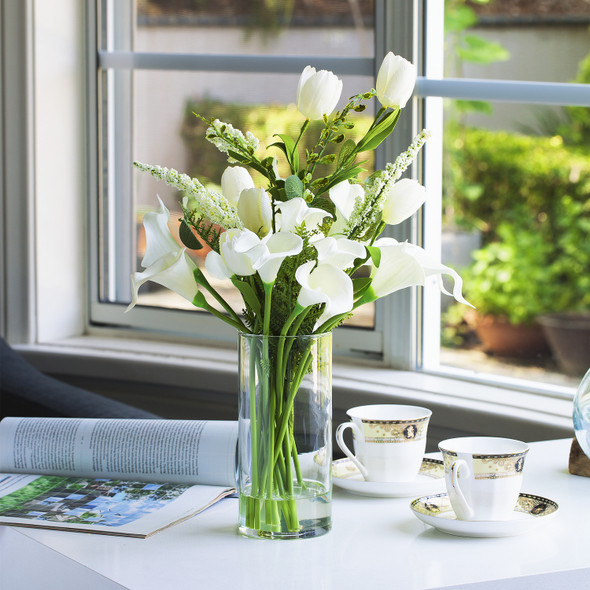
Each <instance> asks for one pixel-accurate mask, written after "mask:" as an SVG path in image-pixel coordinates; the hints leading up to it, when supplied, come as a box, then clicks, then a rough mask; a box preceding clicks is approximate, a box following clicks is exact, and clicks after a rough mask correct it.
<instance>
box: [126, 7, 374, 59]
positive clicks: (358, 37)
mask: <svg viewBox="0 0 590 590" xmlns="http://www.w3.org/2000/svg"><path fill="white" fill-rule="evenodd" d="M373 20H374V18H373V0H359V1H356V2H350V1H349V0H320V1H314V2H313V5H312V6H310V5H309V4H307V3H304V2H292V1H290V0H283V1H280V0H279V1H277V2H261V1H254V2H245V1H244V0H224V1H221V0H209V1H207V0H204V1H200V2H194V0H149V1H139V0H138V2H137V24H138V27H137V32H136V36H135V46H134V49H135V51H156V52H180V53H187V52H190V53H205V54H222V53H226V54H239V55H243V54H250V55H335V56H339V57H372V56H373V47H374V42H373Z"/></svg>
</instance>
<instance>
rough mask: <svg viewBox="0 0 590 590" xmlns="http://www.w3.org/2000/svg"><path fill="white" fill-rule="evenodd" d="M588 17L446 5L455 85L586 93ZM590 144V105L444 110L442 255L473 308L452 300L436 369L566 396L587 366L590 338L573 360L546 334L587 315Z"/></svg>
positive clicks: (555, 7) (541, 8) (534, 6)
mask: <svg viewBox="0 0 590 590" xmlns="http://www.w3.org/2000/svg"><path fill="white" fill-rule="evenodd" d="M566 5H567V6H570V8H571V9H572V12H570V13H568V12H567V10H566ZM578 10H583V11H584V12H585V13H587V14H585V19H586V20H585V21H584V19H582V18H574V17H580V16H581V15H580V14H579V13H578V12H576V11H578ZM589 16H590V10H588V7H587V5H586V3H571V5H570V3H558V2H547V3H531V2H526V3H525V2H516V3H513V2H510V3H509V2H503V1H500V0H496V1H491V2H489V3H485V4H482V5H478V4H476V3H473V4H469V5H467V4H466V3H464V2H455V1H452V2H449V3H448V6H447V18H446V26H447V30H446V33H447V34H446V75H447V76H449V77H463V78H466V79H467V78H473V79H478V80H481V79H484V80H485V79H488V80H493V79H502V80H534V81H542V82H547V81H549V82H568V83H569V82H576V83H583V84H588V83H590V57H588V52H589V50H590V44H589V41H590V38H589V33H588V26H587V21H588V17H589ZM566 56H567V58H566ZM589 139H590V109H589V108H588V107H579V106H559V105H542V104H526V103H519V104H514V103H509V102H497V101H496V102H494V101H485V100H481V101H461V100H448V99H446V100H445V101H444V140H443V211H442V219H443V230H442V257H443V262H445V263H446V264H449V265H451V266H453V267H454V268H456V269H457V270H458V271H459V272H460V274H461V275H462V276H463V278H464V281H465V283H464V293H465V296H466V297H467V299H468V300H470V301H471V302H472V303H473V304H474V305H475V306H476V309H475V310H472V309H467V308H465V307H464V306H463V307H460V306H457V305H449V304H448V301H445V300H443V307H442V314H441V315H442V328H441V356H440V362H441V365H443V366H452V367H459V368H462V369H465V370H468V371H476V372H479V373H487V374H493V375H495V376H498V375H499V376H508V377H516V378H523V379H527V380H530V381H535V382H537V383H539V384H543V385H545V384H555V385H565V386H576V385H577V383H578V382H579V379H580V376H581V375H582V374H583V373H584V372H585V370H586V369H587V368H588V366H590V353H588V350H590V346H589V343H590V341H589V340H578V341H577V342H578V343H579V344H578V347H580V346H581V347H582V348H585V349H586V356H585V357H584V356H583V355H580V357H581V358H580V359H579V360H577V361H576V362H573V358H574V356H576V353H575V352H571V351H570V352H569V353H568V352H563V351H562V350H561V349H560V346H561V345H560V344H559V343H558V342H557V341H556V339H555V336H554V331H553V329H552V328H551V326H552V325H553V322H554V320H555V318H556V316H555V314H563V313H568V314H571V313H575V314H579V313H583V312H587V311H588V309H590V295H589V292H590V291H589V288H590V246H589V245H588V244H589V241H588V239H587V236H588V232H589V231H590V151H589V150H588V145H589V143H588V141H589ZM548 316H549V317H548ZM568 317H569V316H568ZM560 319H563V318H560ZM578 320H579V318H578V316H575V324H576V330H577V333H578V334H579V332H580V330H579V328H580V327H581V321H578ZM564 354H565V355H566V358H565V361H566V362H564V357H563V355H564ZM568 356H569V357H570V360H572V362H567V361H568V358H567V357H568Z"/></svg>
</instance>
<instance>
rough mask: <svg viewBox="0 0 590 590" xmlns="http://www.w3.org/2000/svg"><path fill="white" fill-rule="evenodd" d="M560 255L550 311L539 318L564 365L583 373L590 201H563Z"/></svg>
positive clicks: (551, 275) (588, 361) (589, 354)
mask: <svg viewBox="0 0 590 590" xmlns="http://www.w3.org/2000/svg"><path fill="white" fill-rule="evenodd" d="M556 226H557V229H558V231H557V235H558V239H557V243H556V244H555V249H556V250H557V251H558V252H559V256H558V257H556V258H555V261H554V262H553V264H552V265H551V267H550V268H549V270H548V273H547V274H548V280H547V289H548V291H549V292H550V293H551V298H552V306H551V308H550V313H545V314H544V315H541V316H540V317H539V318H538V321H539V323H540V324H541V326H542V327H543V331H544V333H545V336H546V338H547V341H548V342H549V346H550V348H551V351H552V353H553V356H554V357H555V360H556V361H557V363H558V365H559V366H560V368H561V369H562V370H563V371H564V372H566V373H569V374H571V375H579V376H582V375H584V373H586V371H587V370H588V369H589V368H590V240H589V239H588V236H590V200H588V201H586V202H585V203H580V202H577V201H575V200H573V199H571V198H569V197H566V198H564V199H563V200H562V207H561V209H560V215H559V216H558V217H557V219H556Z"/></svg>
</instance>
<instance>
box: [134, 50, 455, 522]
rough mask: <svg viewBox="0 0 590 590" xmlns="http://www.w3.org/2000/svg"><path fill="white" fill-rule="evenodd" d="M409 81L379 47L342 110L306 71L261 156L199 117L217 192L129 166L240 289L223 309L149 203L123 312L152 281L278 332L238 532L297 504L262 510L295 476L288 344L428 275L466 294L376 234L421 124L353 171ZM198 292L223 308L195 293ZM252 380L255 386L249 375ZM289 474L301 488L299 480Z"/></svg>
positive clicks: (244, 138)
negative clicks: (296, 114)
mask: <svg viewBox="0 0 590 590" xmlns="http://www.w3.org/2000/svg"><path fill="white" fill-rule="evenodd" d="M415 81H416V68H415V67H414V66H413V65H412V64H411V63H410V62H408V61H406V60H405V59H403V58H402V57H400V56H396V55H394V54H393V53H389V54H388V55H387V56H386V57H385V59H384V60H383V63H382V65H381V67H380V69H379V72H378V76H377V81H376V89H372V90H370V91H368V92H365V93H362V94H357V95H355V96H353V97H351V98H350V99H349V100H348V102H347V103H346V104H345V106H344V107H343V108H342V110H340V111H336V112H334V111H335V109H336V106H337V104H338V102H339V100H340V96H341V93H342V81H341V80H340V79H338V78H337V77H336V76H335V75H334V74H333V73H332V72H328V71H325V70H322V71H316V70H315V68H312V67H310V66H308V67H306V68H305V69H304V71H303V73H302V74H301V77H300V79H299V84H298V87H297V108H298V110H299V111H300V113H301V114H302V115H303V117H304V121H303V123H302V126H301V129H300V132H299V135H298V136H297V137H296V138H293V137H291V136H289V135H286V134H280V133H279V134H277V141H276V142H275V143H273V144H272V145H271V146H269V148H273V149H274V150H276V152H275V153H274V154H273V155H269V156H267V157H264V158H260V157H258V155H257V153H258V152H257V150H258V148H259V142H258V140H257V139H256V137H254V136H253V135H252V134H251V133H249V132H246V133H242V131H240V130H238V129H234V127H232V125H231V124H229V123H225V122H221V121H219V120H217V119H205V118H204V117H201V116H200V115H197V116H198V117H200V118H201V119H202V120H204V121H206V123H207V124H208V129H207V132H206V138H207V139H208V140H209V141H210V142H211V143H212V144H213V145H215V147H217V149H219V150H220V151H222V152H224V153H226V154H227V157H228V162H229V164H230V165H229V167H228V168H227V169H226V170H225V171H224V173H223V175H222V177H221V193H219V192H215V191H212V190H209V189H207V188H205V187H204V186H203V185H202V184H201V183H200V182H199V180H197V179H196V178H190V177H188V176H187V175H185V174H180V173H179V172H177V171H176V170H173V169H167V168H162V167H159V166H152V165H147V164H142V163H139V162H135V166H136V167H137V168H138V169H139V170H142V171H145V172H148V173H149V174H151V175H152V176H154V177H156V178H158V179H161V180H163V181H164V182H166V183H167V184H169V185H172V186H174V187H176V188H177V189H178V190H180V191H182V193H183V194H184V197H183V199H182V209H183V212H184V217H183V218H182V219H181V222H180V230H179V237H180V239H181V241H182V243H183V244H184V246H186V248H188V249H198V248H200V247H201V243H200V242H199V240H197V239H196V237H195V235H194V233H193V232H196V234H197V235H198V236H199V237H200V238H201V241H202V242H204V243H205V244H207V245H208V246H209V247H210V248H211V251H210V252H209V253H208V255H207V257H206V260H205V267H206V269H207V271H208V273H209V275H210V276H212V277H215V278H216V279H224V280H227V281H231V282H232V283H233V285H234V286H235V287H236V288H237V290H238V291H239V292H240V294H241V296H242V299H243V313H242V314H241V315H239V314H238V313H236V311H234V310H233V309H232V307H231V306H230V305H229V304H228V303H227V302H226V301H225V300H224V298H223V297H222V296H221V295H220V294H219V293H218V292H217V291H216V290H215V288H214V287H213V286H212V285H211V284H210V283H209V281H208V280H207V278H206V277H205V274H204V273H203V272H202V271H201V269H199V268H198V267H197V266H196V265H195V264H194V262H193V261H192V260H191V258H190V257H189V256H188V255H187V253H186V248H182V247H181V246H179V245H178V243H177V241H176V240H175V239H174V238H173V236H172V235H171V233H170V231H169V229H168V224H167V222H168V216H169V212H168V210H167V209H166V208H165V206H164V205H163V203H162V202H161V201H160V208H159V210H158V211H157V212H152V213H147V214H146V215H145V217H144V225H145V230H146V239H147V248H146V253H145V257H144V259H143V261H142V265H143V266H144V267H145V270H144V271H143V272H139V273H135V274H134V275H133V277H132V285H133V300H132V302H131V304H130V306H129V309H130V308H131V307H133V306H134V305H135V304H136V302H137V293H138V289H139V287H140V286H141V285H142V284H143V283H144V282H146V281H155V282H157V283H159V284H161V285H163V286H164V287H167V288H169V289H172V290H174V291H176V292H177V293H179V294H180V295H182V296H184V297H185V298H186V299H188V300H189V301H191V302H192V303H193V304H194V305H195V306H196V307H198V308H202V309H205V310H207V311H209V312H210V313H212V314H213V315H215V316H217V317H218V318H219V319H221V320H222V321H224V322H226V323H228V324H230V325H231V326H234V327H235V328H236V329H237V330H238V331H239V332H240V333H242V334H256V335H262V336H268V337H275V338H277V340H276V341H274V344H273V345H272V346H270V345H269V344H268V342H267V343H266V344H263V345H261V359H262V360H261V361H260V364H261V366H263V367H266V373H267V374H268V373H270V377H269V382H270V385H269V386H268V387H266V392H265V396H266V401H265V402H264V403H263V406H264V408H263V409H259V410H254V411H253V413H252V414H251V415H250V421H251V427H252V428H254V423H255V422H257V423H260V424H263V423H264V424H266V425H267V428H270V429H271V436H270V439H271V442H270V443H268V445H269V448H265V443H263V442H262V441H263V437H262V436H260V437H257V438H256V437H254V436H253V439H252V443H251V444H252V450H251V454H252V457H253V461H254V460H255V463H256V464H257V467H256V469H257V473H253V474H252V489H251V490H250V496H251V497H253V498H254V499H255V501H254V502H253V503H252V502H250V503H249V504H248V505H247V506H246V509H245V512H246V521H247V522H248V526H249V527H250V528H257V527H262V528H264V527H263V525H264V526H266V527H267V528H268V529H269V530H276V529H277V527H279V521H281V522H286V523H287V524H286V526H287V528H289V530H293V529H296V528H297V526H298V525H297V518H296V514H295V510H296V507H295V506H291V505H289V504H288V503H287V504H284V503H283V504H281V508H280V510H279V509H278V508H277V507H276V506H274V505H273V502H275V495H276V494H278V493H279V492H280V493H286V494H287V497H288V496H289V493H290V494H292V493H293V491H292V489H293V488H292V485H291V482H290V481H287V480H286V475H285V474H286V473H290V472H291V466H293V470H292V471H293V473H295V474H298V473H299V470H298V467H299V466H298V464H297V452H296V451H294V447H295V444H296V443H295V439H294V436H293V432H292V421H290V418H289V417H290V416H291V415H292V412H293V401H294V399H293V398H294V392H296V391H297V388H298V387H299V385H300V383H301V380H302V379H303V377H304V376H305V374H306V372H307V371H308V370H309V366H310V365H309V361H310V354H309V350H307V351H305V350H304V351H301V350H299V351H298V356H297V359H296V360H295V361H294V363H295V370H293V371H291V372H289V373H287V369H286V364H285V362H284V360H283V359H284V358H285V356H286V355H287V354H288V353H289V352H290V351H291V345H289V344H286V342H287V339H288V338H290V337H293V336H297V335H314V334H322V333H326V332H331V331H332V330H333V329H334V328H335V327H336V326H338V325H339V324H341V323H342V321H343V320H344V319H346V318H347V317H348V316H350V314H351V313H352V312H354V310H355V309H357V308H358V307H359V306H361V305H363V304H365V303H368V302H372V301H375V300H376V299H378V298H380V297H383V296H385V295H387V294H389V293H392V292H394V291H397V290H399V289H403V288H406V287H409V286H413V285H424V283H425V280H426V279H427V277H429V276H433V275H434V276H436V277H438V280H439V285H440V288H441V290H442V291H443V292H446V291H445V289H444V287H443V284H442V279H441V276H442V275H443V274H446V275H449V276H450V277H451V278H452V279H453V280H454V287H453V295H454V297H455V299H457V300H458V301H461V302H465V300H464V299H463V297H462V295H461V279H460V277H459V276H458V275H457V273H455V271H453V270H452V269H450V268H448V267H446V266H444V265H442V264H440V263H438V262H437V261H436V260H433V259H432V258H431V257H430V256H428V255H427V253H426V252H425V251H424V250H423V249H422V248H420V247H418V246H416V245H414V244H410V243H406V242H404V243H400V242H398V241H396V240H394V239H393V238H380V237H379V235H380V234H381V232H382V231H383V229H384V228H385V226H386V224H398V223H400V222H402V221H404V220H405V219H407V218H408V217H410V216H411V215H412V214H414V213H415V212H416V211H417V210H418V209H419V208H420V207H421V206H422V204H423V203H424V201H425V198H426V191H425V188H424V187H423V186H421V185H420V184H419V183H418V182H416V181H414V180H410V179H402V178H401V176H402V174H403V173H404V172H405V170H406V169H407V168H408V166H409V165H410V164H411V162H412V161H413V160H414V158H415V157H416V154H417V153H418V151H419V150H420V148H421V147H422V146H423V144H424V142H425V141H426V140H427V138H428V136H429V133H428V132H427V131H422V132H421V133H419V134H418V135H417V136H416V138H415V139H414V140H413V142H412V143H411V145H410V146H409V147H408V149H407V150H406V151H405V152H404V153H402V154H401V155H400V156H399V157H398V158H397V159H396V160H395V161H394V162H393V163H391V164H388V165H387V166H386V167H385V169H384V170H380V171H377V172H374V173H373V174H371V175H370V176H369V177H368V178H367V179H366V180H365V181H362V180H360V179H359V175H360V174H361V172H362V171H363V169H362V163H359V162H358V160H359V157H362V154H363V153H364V152H369V151H371V150H374V149H375V148H377V147H378V146H379V145H380V144H381V143H382V142H383V141H384V140H385V139H386V138H387V137H388V136H389V135H390V134H391V133H392V132H393V130H394V128H395V126H396V123H397V121H398V118H399V116H400V113H401V110H402V109H403V108H404V106H405V105H406V103H407V101H408V99H409V98H410V96H411V94H412V92H413V89H414V84H415ZM374 97H376V98H377V99H378V100H379V102H380V103H381V108H380V109H379V111H378V113H377V115H376V117H375V119H374V121H373V123H372V124H371V126H370V128H369V129H368V131H367V132H366V134H365V135H364V136H363V137H362V138H361V139H360V140H358V141H356V142H355V141H354V140H353V139H351V138H349V137H347V132H348V131H349V130H350V129H352V128H353V127H354V122H353V121H352V120H351V118H350V115H351V114H352V113H355V112H362V111H364V110H365V109H366V104H365V103H366V102H367V101H369V100H371V99H373V98H374ZM310 120H322V121H323V123H324V127H323V129H322V131H321V133H320V135H319V137H318V139H317V142H316V144H315V147H314V148H313V149H312V150H310V151H309V150H306V153H305V154H304V156H303V155H302V154H300V152H299V149H298V145H299V142H300V140H301V138H302V136H303V135H304V134H305V133H306V131H307V129H308V126H309V122H310ZM332 144H335V145H336V146H337V150H336V153H331V154H327V153H326V148H327V146H329V145H332ZM277 154H278V155H280V156H281V157H282V158H284V159H285V160H286V162H287V164H288V167H289V169H290V175H289V176H287V177H286V178H281V177H280V175H279V172H278V168H277V161H278V159H277ZM319 164H322V165H329V166H330V167H331V169H332V171H331V173H330V174H329V175H327V176H326V175H324V176H322V175H321V174H320V173H319V172H318V165H319ZM246 167H248V168H250V169H252V170H255V171H257V172H258V173H260V174H261V175H262V176H263V177H264V178H265V182H266V186H264V187H257V186H255V184H254V181H253V179H252V176H251V175H250V172H249V171H248V169H247V168H246ZM363 266H368V268H369V272H368V276H362V277H361V276H358V273H357V271H358V270H359V269H360V268H361V267H363ZM365 275H366V273H365ZM204 292H207V293H209V294H210V295H211V296H212V297H213V298H214V299H215V300H216V301H217V302H218V303H219V305H220V306H221V309H223V312H222V311H219V310H218V309H217V308H215V307H213V306H212V305H210V304H209V303H208V302H207V300H206V298H205V295H204ZM267 376H268V375H267ZM252 389H253V391H252V395H255V390H256V385H255V384H253V387H252ZM255 438H256V440H255ZM256 441H258V442H256ZM297 478H299V484H301V477H300V476H299V475H297V477H296V479H297ZM258 500H260V501H259V502H258ZM265 503H266V509H265ZM281 513H282V515H281ZM262 514H265V515H266V516H264V517H262V516H261V515H262ZM262 520H264V521H265V522H264V523H262V524H261V521H262Z"/></svg>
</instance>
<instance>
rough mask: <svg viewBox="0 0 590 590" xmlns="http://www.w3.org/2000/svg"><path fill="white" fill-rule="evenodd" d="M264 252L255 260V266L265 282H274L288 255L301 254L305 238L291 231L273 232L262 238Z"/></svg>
mask: <svg viewBox="0 0 590 590" xmlns="http://www.w3.org/2000/svg"><path fill="white" fill-rule="evenodd" d="M262 245H263V246H264V248H265V251H264V253H263V254H262V255H261V256H260V257H259V258H258V260H256V261H254V263H253V267H254V268H255V269H256V270H257V271H258V274H259V275H260V278H261V280H262V282H263V283H266V284H267V285H269V284H271V283H274V282H275V280H276V278H277V274H278V273H279V270H280V268H281V264H283V260H285V258H287V256H294V255H296V254H299V253H300V252H301V250H302V249H303V240H302V239H301V238H300V237H299V236H297V235H295V234H292V233H290V232H278V233H276V234H271V235H270V236H267V237H266V238H264V239H263V240H262Z"/></svg>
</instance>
